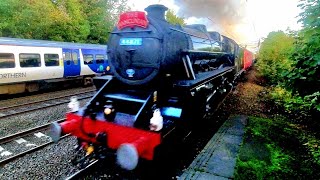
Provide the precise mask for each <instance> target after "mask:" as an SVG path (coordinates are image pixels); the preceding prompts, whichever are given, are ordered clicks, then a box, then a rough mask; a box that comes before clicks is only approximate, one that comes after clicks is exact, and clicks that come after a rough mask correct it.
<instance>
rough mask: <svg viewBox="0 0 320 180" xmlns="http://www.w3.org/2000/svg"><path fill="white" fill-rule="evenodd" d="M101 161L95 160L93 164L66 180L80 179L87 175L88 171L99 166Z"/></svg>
mask: <svg viewBox="0 0 320 180" xmlns="http://www.w3.org/2000/svg"><path fill="white" fill-rule="evenodd" d="M98 162H99V160H94V161H93V162H92V163H90V164H89V165H88V166H86V167H85V168H83V169H80V170H79V171H77V172H76V173H74V174H73V175H71V176H69V177H67V178H66V180H74V179H79V178H80V177H81V176H83V175H85V174H86V172H87V171H89V170H90V169H91V168H93V167H94V166H96V165H97V164H98Z"/></svg>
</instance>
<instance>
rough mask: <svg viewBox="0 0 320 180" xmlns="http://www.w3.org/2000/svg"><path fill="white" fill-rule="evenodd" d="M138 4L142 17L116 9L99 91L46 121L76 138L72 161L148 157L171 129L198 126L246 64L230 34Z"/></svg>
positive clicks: (127, 164) (129, 161)
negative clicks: (181, 22)
mask: <svg viewBox="0 0 320 180" xmlns="http://www.w3.org/2000/svg"><path fill="white" fill-rule="evenodd" d="M145 10H146V11H147V16H146V15H145V13H144V12H138V11H134V12H128V13H124V14H122V15H121V16H120V20H119V22H118V26H117V27H116V28H115V29H114V30H113V32H111V35H110V39H109V41H108V51H107V53H108V57H109V59H110V66H111V70H112V73H113V75H114V76H113V77H111V76H105V77H99V78H96V79H95V84H96V86H98V87H99V91H98V92H97V93H96V95H95V96H94V97H93V98H92V99H91V100H90V101H89V102H88V103H87V105H86V106H85V107H84V108H82V109H79V110H77V109H74V112H70V113H67V115H66V119H67V120H66V121H65V122H63V123H61V124H58V123H53V124H52V126H51V137H52V139H53V140H55V141H57V140H58V139H59V137H60V136H61V135H62V134H66V133H71V134H72V135H74V136H76V137H77V138H78V141H79V147H80V151H79V152H81V151H82V152H85V158H82V159H81V160H79V161H76V162H77V163H83V161H84V159H86V158H90V157H95V158H97V157H99V155H101V154H103V153H106V152H116V156H117V163H118V164H119V165H120V166H121V167H122V168H124V169H127V170H132V169H134V168H135V167H136V166H137V164H138V160H139V158H143V159H147V160H153V159H154V157H155V155H156V153H157V152H158V150H159V147H161V144H163V143H164V142H165V141H166V140H167V139H169V138H171V137H174V136H175V135H176V133H177V131H179V129H180V130H181V129H182V130H185V129H188V130H190V129H192V126H193V125H195V124H199V122H201V118H202V117H203V116H204V115H205V113H206V112H207V111H209V110H210V108H211V106H212V105H213V104H214V103H216V101H215V100H216V99H219V97H221V96H223V95H225V94H226V93H227V92H229V91H230V90H231V89H232V88H233V87H234V85H235V81H236V79H237V77H238V76H239V75H240V74H241V73H242V72H243V71H244V70H245V69H244V64H245V65H246V68H248V67H249V66H250V65H251V64H250V63H251V62H252V59H250V57H247V58H244V57H243V55H244V54H245V53H244V49H243V48H241V47H239V46H238V45H237V44H236V43H235V41H233V40H232V39H230V38H228V37H225V36H222V35H220V34H219V33H217V32H207V30H206V27H205V26H204V25H199V24H196V25H188V26H185V27H181V26H173V25H171V24H169V23H168V22H167V21H166V20H165V11H166V10H167V8H166V7H165V6H163V5H151V6H148V7H147V8H146V9H145ZM246 54H249V55H250V53H249V51H246ZM244 60H246V62H244Z"/></svg>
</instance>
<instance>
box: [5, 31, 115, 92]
mask: <svg viewBox="0 0 320 180" xmlns="http://www.w3.org/2000/svg"><path fill="white" fill-rule="evenodd" d="M106 51H107V46H106V45H96V44H80V43H68V42H57V41H44V40H30V39H16V38H4V37H0V94H16V93H22V92H34V91H37V90H39V88H40V86H41V84H43V83H48V82H59V81H66V80H74V79H77V80H81V82H83V84H84V85H89V84H91V83H92V78H93V77H94V76H96V75H103V74H108V73H109V69H110V68H109V65H108V60H107V55H106Z"/></svg>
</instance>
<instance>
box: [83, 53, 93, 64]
mask: <svg viewBox="0 0 320 180" xmlns="http://www.w3.org/2000/svg"><path fill="white" fill-rule="evenodd" d="M83 61H84V64H92V63H93V55H92V54H84V55H83Z"/></svg>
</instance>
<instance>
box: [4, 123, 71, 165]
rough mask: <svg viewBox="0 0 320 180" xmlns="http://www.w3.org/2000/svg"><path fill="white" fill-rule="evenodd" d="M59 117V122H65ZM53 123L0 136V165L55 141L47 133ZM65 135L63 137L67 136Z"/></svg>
mask: <svg viewBox="0 0 320 180" xmlns="http://www.w3.org/2000/svg"><path fill="white" fill-rule="evenodd" d="M64 120H65V119H59V120H57V122H63V121H64ZM50 124H51V123H48V124H45V125H42V126H38V127H35V128H32V129H29V130H26V131H23V132H19V133H16V134H13V135H9V136H6V137H2V138H0V166H3V165H5V164H7V163H8V162H10V161H12V160H14V159H16V158H18V157H21V156H24V155H26V154H28V153H32V152H35V151H37V150H39V149H42V148H44V147H46V146H47V145H49V144H51V143H53V141H52V140H51V138H50V137H49V136H48V135H47V134H48V132H49V131H48V129H49V126H50ZM67 136H68V135H65V136H63V137H61V138H60V139H62V138H65V137H67Z"/></svg>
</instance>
